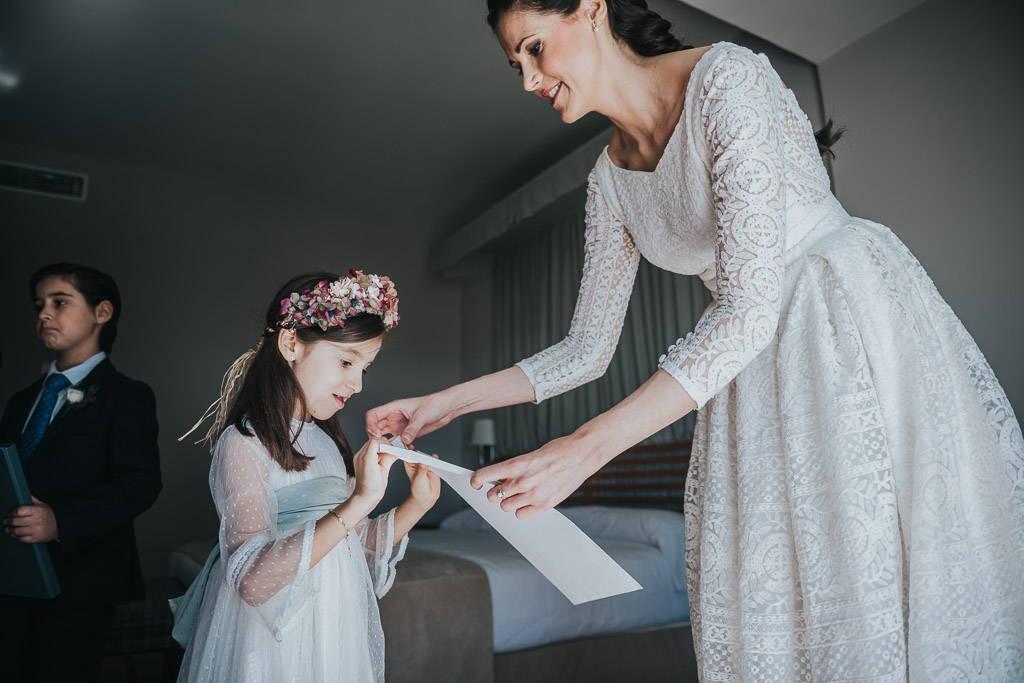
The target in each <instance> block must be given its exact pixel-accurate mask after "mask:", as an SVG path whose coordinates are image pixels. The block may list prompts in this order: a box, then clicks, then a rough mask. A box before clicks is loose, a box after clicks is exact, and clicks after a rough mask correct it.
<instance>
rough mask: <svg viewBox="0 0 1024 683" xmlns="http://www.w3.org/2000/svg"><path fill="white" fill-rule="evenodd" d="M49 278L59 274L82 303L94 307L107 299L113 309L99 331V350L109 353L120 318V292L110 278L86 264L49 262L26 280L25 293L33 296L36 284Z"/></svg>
mask: <svg viewBox="0 0 1024 683" xmlns="http://www.w3.org/2000/svg"><path fill="white" fill-rule="evenodd" d="M49 277H59V278H61V279H62V280H64V281H65V282H67V283H69V284H70V285H71V286H72V287H74V288H75V289H77V290H78V293H79V294H81V295H82V298H84V299H85V302H86V303H87V304H89V305H90V306H92V307H93V308H95V307H96V306H99V305H100V304H101V303H102V302H104V301H109V302H110V304H111V306H113V308H114V312H113V313H112V314H111V316H110V320H108V321H107V322H105V323H104V324H103V329H101V330H100V349H102V350H103V351H106V352H107V353H110V352H111V351H113V350H114V340H116V339H117V321H118V320H119V319H120V318H121V292H120V290H118V288H117V283H116V282H114V278H112V277H110V276H109V275H107V274H106V273H104V272H102V271H100V270H96V269H95V268H92V267H90V266H83V265H81V264H79V263H51V264H50V265H48V266H43V267H42V268H40V269H39V270H37V271H36V272H34V273H32V277H31V278H29V281H28V294H29V296H30V297H32V298H33V299H35V297H36V287H38V286H39V283H40V282H42V281H43V280H45V279H46V278H49Z"/></svg>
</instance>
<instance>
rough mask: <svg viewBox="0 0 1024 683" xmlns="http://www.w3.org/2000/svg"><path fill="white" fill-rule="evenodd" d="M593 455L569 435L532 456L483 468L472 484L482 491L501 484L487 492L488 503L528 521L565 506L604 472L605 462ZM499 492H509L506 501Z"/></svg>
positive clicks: (528, 455) (533, 453)
mask: <svg viewBox="0 0 1024 683" xmlns="http://www.w3.org/2000/svg"><path fill="white" fill-rule="evenodd" d="M592 455H593V454H592V453H588V452H587V451H586V450H585V449H584V448H583V446H582V444H581V443H580V442H579V441H578V440H576V439H573V438H572V437H571V436H566V437H562V438H560V439H555V440H554V441H552V442H550V443H548V444H546V445H544V446H542V447H541V448H539V449H537V450H535V451H533V452H532V453H526V454H525V455H520V456H519V457H516V458H512V459H510V460H506V461H504V462H499V463H495V464H494V465H489V466H487V467H484V468H482V469H479V470H477V471H476V472H474V473H473V477H472V479H470V484H472V485H473V488H475V489H479V488H481V487H483V486H484V485H485V484H487V483H488V482H494V481H496V482H499V483H498V484H497V485H496V486H493V487H492V488H491V489H490V490H489V491H488V492H487V500H489V501H491V502H492V503H500V504H501V509H502V510H505V511H506V512H512V511H514V512H515V513H516V517H518V518H519V519H527V518H529V517H533V516H535V515H539V514H540V513H542V512H545V511H547V510H550V509H551V508H553V507H554V506H556V505H558V504H559V503H561V502H562V501H563V500H565V499H566V498H568V497H569V495H570V494H571V493H572V492H573V491H575V490H576V489H578V488H579V487H580V484H582V483H583V482H584V481H586V480H587V477H589V476H590V475H591V474H593V473H594V472H596V471H597V470H598V469H600V467H601V463H600V462H599V461H595V459H594V458H592V457H591V456H592ZM499 489H501V490H502V491H504V492H505V497H504V498H499V497H498V490H499Z"/></svg>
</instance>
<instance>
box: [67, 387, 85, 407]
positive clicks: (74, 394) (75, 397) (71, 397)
mask: <svg viewBox="0 0 1024 683" xmlns="http://www.w3.org/2000/svg"><path fill="white" fill-rule="evenodd" d="M84 399H85V392H84V391H82V390H81V389H75V388H74V387H72V388H71V389H68V395H67V398H66V400H67V402H68V403H69V404H71V405H75V404H76V403H81V402H82V401H83V400H84Z"/></svg>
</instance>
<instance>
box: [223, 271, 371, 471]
mask: <svg viewBox="0 0 1024 683" xmlns="http://www.w3.org/2000/svg"><path fill="white" fill-rule="evenodd" d="M337 279H339V278H338V275H336V274H334V273H326V272H321V273H306V274H304V275H299V276H297V277H294V278H292V279H291V280H289V281H288V282H286V283H285V284H284V285H283V286H282V287H281V289H280V290H278V292H277V294H275V295H274V298H273V299H272V300H271V301H270V305H269V306H268V307H267V314H266V317H265V319H264V321H263V335H262V337H261V338H260V344H259V346H258V347H257V349H256V356H255V357H254V358H253V360H252V365H251V366H250V367H249V369H248V371H247V372H246V373H245V378H244V379H243V380H242V388H241V389H240V390H239V393H238V397H237V398H236V399H235V400H234V403H232V405H231V407H230V409H229V410H228V414H227V419H226V420H225V424H233V425H234V426H235V427H236V428H237V429H238V431H240V432H241V433H242V434H245V435H246V436H252V435H253V433H255V434H256V438H257V439H259V440H260V442H261V443H262V444H263V446H264V448H266V449H267V451H268V452H269V454H270V457H271V458H273V459H274V460H275V461H276V462H277V464H278V465H280V466H281V468H282V469H284V470H285V471H287V472H302V471H304V470H305V469H306V468H307V467H309V463H310V462H312V460H313V458H311V457H309V456H306V455H303V454H302V453H300V452H299V451H298V450H297V449H296V448H295V440H296V439H297V438H298V433H299V432H300V431H302V427H301V425H300V427H299V429H298V430H297V431H296V433H295V434H294V436H293V435H292V429H291V424H292V415H293V414H294V413H295V406H296V405H298V406H299V407H300V408H301V410H300V412H305V410H306V397H305V395H304V394H303V393H302V387H301V386H299V380H298V379H297V378H296V377H295V373H294V372H293V371H292V368H291V366H290V365H288V363H287V362H286V361H285V359H284V357H283V356H282V355H281V352H280V351H278V348H277V337H278V335H279V334H281V328H279V327H278V326H277V323H278V321H279V320H280V319H281V300H282V299H287V298H288V297H289V296H290V295H291V294H292V293H293V292H297V293H301V292H304V291H306V290H308V289H312V288H313V287H315V286H316V285H317V283H319V282H322V281H324V280H328V281H331V282H333V281H334V280H337ZM386 333H387V329H386V328H385V327H384V322H383V320H381V318H380V316H378V315H373V314H369V313H365V314H363V315H357V316H354V317H351V318H349V319H348V320H346V321H345V326H344V327H328V328H327V329H326V330H321V329H320V328H319V327H317V326H315V325H314V326H313V327H300V328H297V329H296V330H295V334H296V336H297V337H298V338H299V340H300V341H301V342H303V343H304V344H315V343H317V342H321V341H328V342H347V343H354V342H362V341H368V340H370V339H376V338H378V337H383V336H385V335H386ZM313 421H314V422H315V423H316V424H317V426H319V427H320V429H322V430H323V431H324V432H326V433H327V435H328V436H330V437H331V439H332V440H333V441H334V443H335V444H337V446H338V450H339V451H341V456H342V459H343V460H344V461H345V468H346V469H347V470H348V471H349V473H350V474H351V473H352V472H353V468H352V450H351V449H350V448H349V445H348V440H347V439H346V438H345V434H344V433H343V432H342V431H341V426H340V425H339V424H338V421H337V420H335V419H334V418H333V417H331V418H329V419H327V420H318V419H316V418H313Z"/></svg>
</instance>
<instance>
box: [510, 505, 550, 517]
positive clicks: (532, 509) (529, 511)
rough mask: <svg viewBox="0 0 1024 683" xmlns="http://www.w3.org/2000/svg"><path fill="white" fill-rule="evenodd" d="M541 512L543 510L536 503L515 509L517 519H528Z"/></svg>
mask: <svg viewBox="0 0 1024 683" xmlns="http://www.w3.org/2000/svg"><path fill="white" fill-rule="evenodd" d="M542 512H544V509H543V508H540V507H538V506H536V505H527V506H526V507H521V508H519V509H518V510H516V517H517V518H519V519H529V518H530V517H536V516H537V515H539V514H540V513H542Z"/></svg>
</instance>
